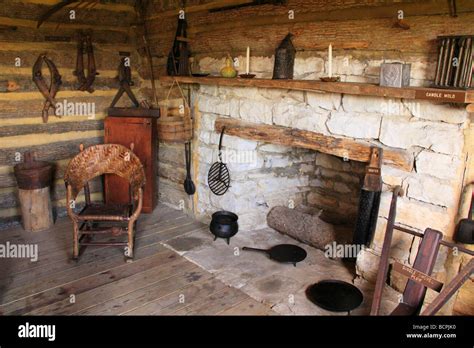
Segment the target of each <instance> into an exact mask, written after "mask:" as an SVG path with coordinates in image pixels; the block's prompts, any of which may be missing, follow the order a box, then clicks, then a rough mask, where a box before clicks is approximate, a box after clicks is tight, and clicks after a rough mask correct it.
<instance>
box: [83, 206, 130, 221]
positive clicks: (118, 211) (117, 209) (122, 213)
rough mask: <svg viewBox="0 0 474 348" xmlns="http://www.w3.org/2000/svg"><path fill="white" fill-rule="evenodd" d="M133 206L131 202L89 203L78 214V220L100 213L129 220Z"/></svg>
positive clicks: (87, 218)
mask: <svg viewBox="0 0 474 348" xmlns="http://www.w3.org/2000/svg"><path fill="white" fill-rule="evenodd" d="M132 209H133V206H132V205H131V204H95V203H91V204H89V205H87V206H85V207H84V210H82V211H81V212H80V213H79V215H78V217H77V218H78V219H79V220H89V217H97V216H101V215H113V216H117V217H119V218H120V219H122V220H129V219H130V216H131V214H132Z"/></svg>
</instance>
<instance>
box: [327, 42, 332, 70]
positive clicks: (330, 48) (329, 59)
mask: <svg viewBox="0 0 474 348" xmlns="http://www.w3.org/2000/svg"><path fill="white" fill-rule="evenodd" d="M328 72H329V77H332V44H329V51H328Z"/></svg>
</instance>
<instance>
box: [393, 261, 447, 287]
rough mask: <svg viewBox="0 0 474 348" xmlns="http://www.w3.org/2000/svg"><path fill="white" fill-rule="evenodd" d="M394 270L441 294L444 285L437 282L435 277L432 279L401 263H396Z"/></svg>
mask: <svg viewBox="0 0 474 348" xmlns="http://www.w3.org/2000/svg"><path fill="white" fill-rule="evenodd" d="M393 270H394V271H396V272H398V273H400V274H403V275H404V276H407V277H408V278H409V279H411V280H414V281H415V282H417V283H420V284H422V285H424V286H426V287H427V288H430V289H433V290H435V291H438V292H439V291H440V290H441V288H442V287H443V283H441V282H439V281H437V280H436V279H434V278H433V277H430V276H429V275H427V274H425V273H423V272H420V271H417V270H416V269H414V268H411V267H408V266H406V265H402V264H401V263H399V262H395V263H394V264H393Z"/></svg>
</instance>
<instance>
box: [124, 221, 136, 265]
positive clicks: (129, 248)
mask: <svg viewBox="0 0 474 348" xmlns="http://www.w3.org/2000/svg"><path fill="white" fill-rule="evenodd" d="M134 226H135V225H134V222H132V221H130V222H129V223H128V243H127V253H126V254H125V260H126V261H127V262H132V261H133V256H134V255H133V248H134V244H135V243H134V242H135V231H134Z"/></svg>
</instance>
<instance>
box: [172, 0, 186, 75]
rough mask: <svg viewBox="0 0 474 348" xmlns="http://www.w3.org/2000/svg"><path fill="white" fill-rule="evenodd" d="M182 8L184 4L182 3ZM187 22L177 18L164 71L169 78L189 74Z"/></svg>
mask: <svg viewBox="0 0 474 348" xmlns="http://www.w3.org/2000/svg"><path fill="white" fill-rule="evenodd" d="M183 8H184V3H183ZM186 27H187V22H186V19H185V18H178V28H177V29H176V35H175V38H174V42H173V48H172V49H171V52H170V53H169V54H168V61H167V63H166V71H167V73H168V75H169V76H188V75H190V74H191V70H190V67H189V57H190V56H191V52H190V50H189V46H188V41H189V40H188V38H187V37H186Z"/></svg>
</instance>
